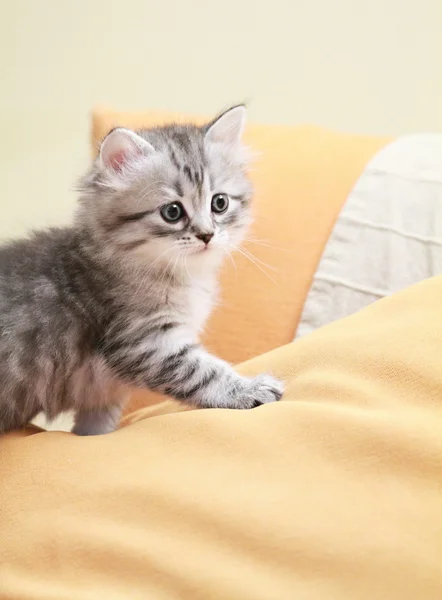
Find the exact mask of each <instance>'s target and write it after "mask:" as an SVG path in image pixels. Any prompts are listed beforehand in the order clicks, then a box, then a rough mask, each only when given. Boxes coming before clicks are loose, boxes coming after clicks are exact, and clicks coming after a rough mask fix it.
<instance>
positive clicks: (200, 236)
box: [195, 233, 213, 246]
mask: <svg viewBox="0 0 442 600" xmlns="http://www.w3.org/2000/svg"><path fill="white" fill-rule="evenodd" d="M195 237H196V238H198V239H199V240H201V241H203V242H204V243H205V244H206V246H207V244H208V243H209V242H210V240H211V239H212V238H213V233H196V234H195Z"/></svg>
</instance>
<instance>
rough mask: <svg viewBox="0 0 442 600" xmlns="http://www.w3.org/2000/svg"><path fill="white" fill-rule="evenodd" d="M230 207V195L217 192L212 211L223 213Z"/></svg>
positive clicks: (213, 198)
mask: <svg viewBox="0 0 442 600" xmlns="http://www.w3.org/2000/svg"><path fill="white" fill-rule="evenodd" d="M228 208H229V196H228V195H227V194H215V195H214V196H213V197H212V212H214V213H218V214H219V215H221V214H222V213H225V212H226V210H227V209H228Z"/></svg>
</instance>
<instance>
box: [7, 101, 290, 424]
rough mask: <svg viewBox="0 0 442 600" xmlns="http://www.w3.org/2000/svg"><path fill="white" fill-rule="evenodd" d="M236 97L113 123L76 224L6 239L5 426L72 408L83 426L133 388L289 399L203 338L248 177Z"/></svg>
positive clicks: (252, 402) (115, 411)
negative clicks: (185, 119) (166, 117)
mask: <svg viewBox="0 0 442 600" xmlns="http://www.w3.org/2000/svg"><path fill="white" fill-rule="evenodd" d="M244 119H245V109H244V107H242V106H237V107H234V108H232V109H230V110H229V111H227V112H225V113H224V114H222V115H221V116H220V117H218V118H217V119H215V120H214V121H212V122H211V123H209V124H208V125H206V126H204V127H196V126H194V125H170V126H167V127H161V128H156V129H149V130H144V131H139V132H137V133H135V132H133V131H130V130H128V129H123V128H117V129H114V130H113V131H112V132H111V133H110V134H109V135H108V136H107V137H106V138H105V139H104V141H103V143H102V145H101V149H100V154H99V157H98V158H97V160H96V161H95V163H94V165H93V167H92V169H91V171H90V172H89V173H88V175H87V176H86V177H85V178H84V180H83V181H82V184H81V188H82V196H81V198H80V206H79V210H78V212H77V215H76V219H75V222H74V224H73V226H72V227H68V228H59V229H51V230H48V231H43V232H39V233H35V234H34V235H33V236H32V237H31V238H29V239H26V240H21V241H16V242H12V243H9V244H7V245H4V246H3V247H2V248H1V249H0V432H4V431H8V430H11V429H13V428H18V427H22V426H23V425H25V424H27V423H28V422H29V421H30V420H31V419H32V418H33V417H35V415H36V414H37V413H39V412H40V411H43V412H44V413H45V414H46V415H47V417H48V418H49V419H51V418H54V417H55V416H56V415H57V414H59V413H60V412H63V411H65V410H69V409H74V410H75V411H76V422H75V427H74V430H73V431H74V432H75V433H77V434H80V435H90V434H100V433H106V432H109V431H112V430H113V429H114V428H115V427H116V425H117V423H118V421H119V418H120V414H121V410H122V399H123V396H124V395H125V388H126V386H127V385H129V386H140V387H145V388H149V389H151V390H158V391H161V392H164V393H166V394H169V395H171V396H174V397H175V398H177V399H178V400H182V401H186V402H189V403H191V404H193V405H196V406H200V407H225V408H252V407H254V406H257V405H259V404H262V403H265V402H271V401H273V400H278V399H279V398H280V397H281V394H282V385H281V384H280V383H279V382H278V381H276V380H275V379H273V378H272V377H270V376H269V375H260V376H258V377H256V378H254V379H249V378H246V377H241V376H240V375H238V374H237V373H235V371H233V369H232V368H231V367H230V366H229V365H228V364H227V363H225V362H224V361H222V360H220V359H218V358H215V357H214V356H211V355H210V354H208V353H207V352H206V351H205V350H204V349H203V348H202V347H201V346H200V345H199V343H198V335H199V333H200V331H201V328H202V326H203V324H204V322H205V321H206V319H207V317H208V315H209V313H210V310H211V307H212V305H213V302H214V295H215V294H216V287H217V285H216V280H217V271H218V268H219V266H220V263H221V261H222V258H223V256H224V255H225V253H226V251H228V250H229V248H232V247H233V246H235V245H236V244H238V243H239V242H240V240H241V238H242V235H243V232H244V230H245V227H246V226H247V224H248V222H249V219H250V213H249V204H250V199H251V186H250V183H249V180H248V178H247V175H246V167H247V162H246V156H245V151H244V148H243V147H242V146H241V142H240V138H241V134H242V131H243V127H244Z"/></svg>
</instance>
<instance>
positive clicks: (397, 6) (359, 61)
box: [0, 0, 442, 237]
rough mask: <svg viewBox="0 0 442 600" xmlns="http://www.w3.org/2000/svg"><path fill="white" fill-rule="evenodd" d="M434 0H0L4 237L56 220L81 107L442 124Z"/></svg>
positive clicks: (339, 122)
mask: <svg viewBox="0 0 442 600" xmlns="http://www.w3.org/2000/svg"><path fill="white" fill-rule="evenodd" d="M441 32H442V0H272V1H268V0H267V1H263V0H261V2H259V1H253V0H223V1H222V2H220V1H218V2H213V1H211V0H188V1H187V2H186V1H184V0H175V1H171V0H169V1H167V0H162V1H159V0H156V1H153V0H40V1H36V0H10V1H9V2H7V3H6V0H3V2H2V9H1V22H0V45H1V52H0V65H1V79H0V106H1V111H0V119H1V123H0V125H1V126H0V131H1V144H0V176H1V182H2V190H1V219H0V237H5V236H11V235H15V234H17V233H21V232H22V231H23V230H25V229H27V228H29V227H31V226H40V225H44V224H54V223H58V222H62V221H65V220H66V219H67V218H68V217H69V214H70V213H71V211H72V207H73V202H74V193H73V191H72V187H73V185H74V182H75V179H76V178H77V177H78V175H79V174H81V172H82V170H83V169H84V167H85V166H86V164H87V161H88V112H89V110H90V107H91V106H93V105H94V104H97V103H101V104H103V103H104V104H107V105H111V106H115V107H117V108H127V109H131V108H134V109H136V108H138V109H139V108H143V107H158V108H171V109H178V110H183V111H195V112H207V113H210V112H213V111H217V110H218V109H219V108H221V107H223V106H224V105H225V104H229V103H232V102H236V101H238V100H244V99H245V100H248V101H249V102H250V113H251V117H252V118H253V119H259V120H262V121H268V122H279V123H305V122H313V123H318V124H322V125H325V126H328V127H333V128H339V129H343V130H353V131H358V132H370V133H389V134H400V133H405V132H412V131H429V130H434V131H436V130H437V131H442V33H441Z"/></svg>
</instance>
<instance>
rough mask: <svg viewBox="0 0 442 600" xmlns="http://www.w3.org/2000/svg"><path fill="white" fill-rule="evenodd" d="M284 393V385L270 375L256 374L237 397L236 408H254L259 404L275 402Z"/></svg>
mask: <svg viewBox="0 0 442 600" xmlns="http://www.w3.org/2000/svg"><path fill="white" fill-rule="evenodd" d="M283 393H284V385H283V383H282V382H281V381H278V380H277V379H275V378H274V377H272V376H271V375H266V374H263V375H258V376H257V377H255V378H254V379H252V381H251V382H250V385H249V386H248V388H247V390H246V391H245V392H244V394H242V395H241V397H240V398H238V408H256V407H257V406H261V404H268V403H269V402H276V401H277V400H280V398H281V397H282V394H283Z"/></svg>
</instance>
